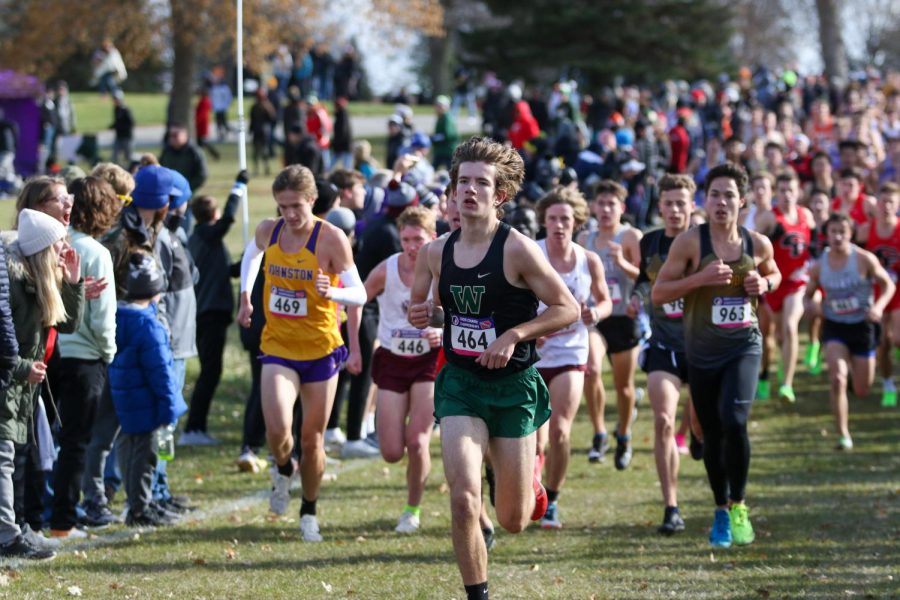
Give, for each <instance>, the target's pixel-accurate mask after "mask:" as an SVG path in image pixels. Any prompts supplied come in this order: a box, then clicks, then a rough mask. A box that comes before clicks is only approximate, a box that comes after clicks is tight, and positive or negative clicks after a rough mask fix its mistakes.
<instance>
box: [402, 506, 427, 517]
mask: <svg viewBox="0 0 900 600" xmlns="http://www.w3.org/2000/svg"><path fill="white" fill-rule="evenodd" d="M403 512H408V513H412V514H414V515H416V516H417V517H418V516H419V514H420V513H421V512H422V509H421V508H420V507H418V506H410V505H409V504H407V505H406V506H404V507H403Z"/></svg>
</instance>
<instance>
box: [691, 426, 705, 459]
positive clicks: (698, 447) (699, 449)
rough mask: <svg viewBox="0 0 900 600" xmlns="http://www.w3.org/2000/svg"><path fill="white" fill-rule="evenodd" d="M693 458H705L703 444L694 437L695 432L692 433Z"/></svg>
mask: <svg viewBox="0 0 900 600" xmlns="http://www.w3.org/2000/svg"><path fill="white" fill-rule="evenodd" d="M690 449H691V458H693V459H694V460H700V459H701V458H703V442H702V441H701V440H698V439H697V438H695V437H694V432H693V431H692V432H691V445H690Z"/></svg>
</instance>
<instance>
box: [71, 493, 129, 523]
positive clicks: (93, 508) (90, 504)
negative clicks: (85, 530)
mask: <svg viewBox="0 0 900 600" xmlns="http://www.w3.org/2000/svg"><path fill="white" fill-rule="evenodd" d="M83 507H84V514H83V515H82V516H81V517H80V518H79V519H78V522H79V523H80V524H82V525H85V526H86V527H106V526H108V525H112V524H113V523H119V522H120V520H119V518H118V517H117V516H116V515H114V514H113V513H112V511H111V510H109V506H107V505H106V504H101V503H99V502H97V501H95V500H87V501H86V502H85V503H84V505H83Z"/></svg>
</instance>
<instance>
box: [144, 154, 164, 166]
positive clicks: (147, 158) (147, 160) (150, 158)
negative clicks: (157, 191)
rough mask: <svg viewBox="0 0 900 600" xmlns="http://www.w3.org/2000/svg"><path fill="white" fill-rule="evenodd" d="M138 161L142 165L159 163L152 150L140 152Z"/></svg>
mask: <svg viewBox="0 0 900 600" xmlns="http://www.w3.org/2000/svg"><path fill="white" fill-rule="evenodd" d="M139 162H140V164H141V166H142V167H146V166H148V165H159V159H158V158H156V155H155V154H153V153H152V152H146V153H144V154H141V160H140V161H139Z"/></svg>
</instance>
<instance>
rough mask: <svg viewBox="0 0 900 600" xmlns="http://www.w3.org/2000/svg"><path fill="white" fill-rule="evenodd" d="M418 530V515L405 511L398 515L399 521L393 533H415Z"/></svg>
mask: <svg viewBox="0 0 900 600" xmlns="http://www.w3.org/2000/svg"><path fill="white" fill-rule="evenodd" d="M418 530H419V515H416V514H413V513H411V512H409V511H407V510H404V511H403V512H402V513H400V519H399V520H398V521H397V526H396V527H394V531H396V532H397V533H415V532H417V531H418Z"/></svg>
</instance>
